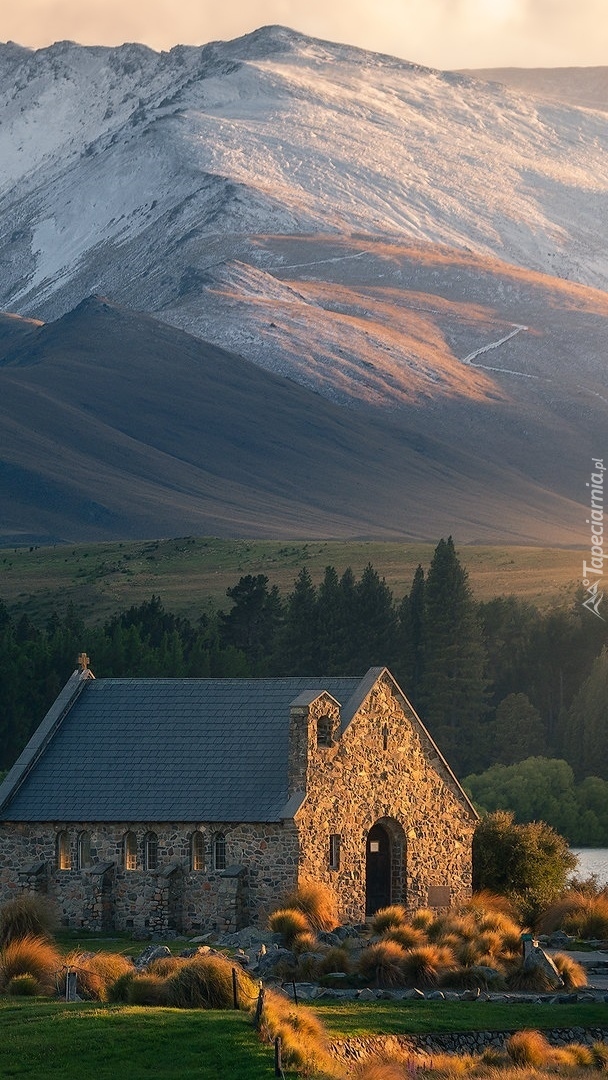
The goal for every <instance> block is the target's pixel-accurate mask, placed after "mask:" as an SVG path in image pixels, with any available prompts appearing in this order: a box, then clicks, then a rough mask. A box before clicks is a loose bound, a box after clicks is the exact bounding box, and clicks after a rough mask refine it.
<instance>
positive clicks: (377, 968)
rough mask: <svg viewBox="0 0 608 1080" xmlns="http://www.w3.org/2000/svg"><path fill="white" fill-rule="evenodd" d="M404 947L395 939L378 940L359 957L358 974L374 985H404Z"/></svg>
mask: <svg viewBox="0 0 608 1080" xmlns="http://www.w3.org/2000/svg"><path fill="white" fill-rule="evenodd" d="M405 956H406V952H405V949H403V948H402V947H401V945H398V944H397V942H396V941H378V942H376V944H375V945H369V946H368V948H367V949H364V950H363V952H362V953H361V955H360V957H359V963H358V971H359V974H360V975H361V976H362V977H363V978H364V979H366V980H367V981H369V982H371V983H373V984H375V985H376V986H405V975H404V971H403V962H404V960H405Z"/></svg>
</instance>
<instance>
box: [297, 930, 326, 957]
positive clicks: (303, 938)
mask: <svg viewBox="0 0 608 1080" xmlns="http://www.w3.org/2000/svg"><path fill="white" fill-rule="evenodd" d="M291 948H292V951H293V952H295V954H296V956H299V954H300V953H306V952H317V951H318V949H319V942H318V940H317V938H316V936H315V934H313V933H312V931H311V930H305V931H304V932H303V933H302V934H296V936H295V937H294V939H293V941H292V942H291Z"/></svg>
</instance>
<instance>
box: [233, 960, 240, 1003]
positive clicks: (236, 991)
mask: <svg viewBox="0 0 608 1080" xmlns="http://www.w3.org/2000/svg"><path fill="white" fill-rule="evenodd" d="M232 1004H233V1006H234V1008H235V1009H238V1007H239V984H238V981H237V975H236V968H233V969H232Z"/></svg>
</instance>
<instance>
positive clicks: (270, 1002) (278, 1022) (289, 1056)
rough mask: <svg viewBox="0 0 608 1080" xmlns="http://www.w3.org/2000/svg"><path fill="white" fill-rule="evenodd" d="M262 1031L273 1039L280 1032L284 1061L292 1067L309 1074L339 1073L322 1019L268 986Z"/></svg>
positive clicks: (326, 1074)
mask: <svg viewBox="0 0 608 1080" xmlns="http://www.w3.org/2000/svg"><path fill="white" fill-rule="evenodd" d="M262 1032H263V1034H264V1035H265V1036H266V1037H267V1038H268V1039H271V1040H274V1039H275V1038H276V1037H277V1035H278V1036H280V1038H281V1045H282V1056H283V1063H284V1064H285V1065H287V1066H289V1068H292V1069H297V1070H298V1071H302V1072H306V1073H307V1074H310V1073H311V1072H318V1073H321V1074H323V1075H325V1076H332V1075H336V1074H337V1067H336V1065H335V1063H334V1062H333V1061H332V1059H331V1057H330V1055H329V1052H328V1049H327V1042H328V1040H327V1033H326V1031H325V1028H324V1027H323V1024H322V1023H321V1021H320V1020H318V1019H317V1017H316V1016H315V1015H314V1014H313V1013H311V1012H310V1011H309V1010H308V1009H306V1008H305V1007H303V1006H301V1005H300V1006H299V1007H298V1008H297V1009H295V1008H294V1006H293V1004H292V1003H291V1001H289V999H288V998H285V997H283V996H282V995H281V994H278V993H277V992H276V991H273V990H266V994H265V997H264V1012H263V1016H262Z"/></svg>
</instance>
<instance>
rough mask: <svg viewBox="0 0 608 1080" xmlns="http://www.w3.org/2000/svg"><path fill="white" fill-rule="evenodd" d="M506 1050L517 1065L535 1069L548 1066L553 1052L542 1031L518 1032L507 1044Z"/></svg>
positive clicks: (511, 1036) (510, 1037)
mask: <svg viewBox="0 0 608 1080" xmlns="http://www.w3.org/2000/svg"><path fill="white" fill-rule="evenodd" d="M505 1050H506V1052H507V1054H508V1055H509V1057H510V1058H511V1060H512V1061H513V1062H514V1064H515V1065H526V1066H531V1067H532V1068H534V1069H537V1068H541V1066H546V1065H547V1064H548V1062H549V1060H550V1059H551V1056H552V1054H553V1050H552V1048H551V1046H550V1045H549V1043H548V1042H547V1040H546V1039H545V1037H544V1035H541V1033H540V1031H516V1032H514V1033H513V1035H510V1036H509V1038H508V1039H507V1041H506V1043H505Z"/></svg>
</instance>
